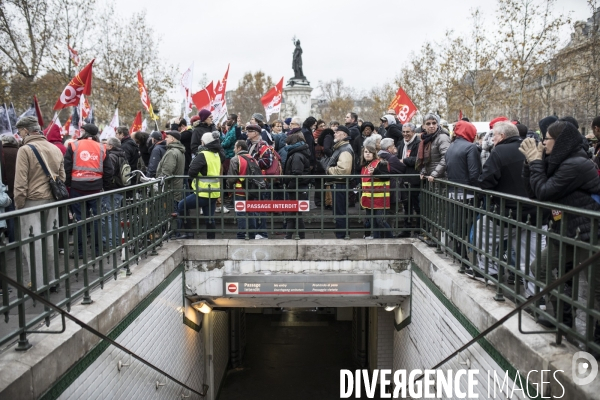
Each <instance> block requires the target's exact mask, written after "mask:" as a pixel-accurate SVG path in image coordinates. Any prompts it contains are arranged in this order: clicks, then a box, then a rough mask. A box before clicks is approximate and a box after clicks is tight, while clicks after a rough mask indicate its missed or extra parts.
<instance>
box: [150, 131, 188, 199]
mask: <svg viewBox="0 0 600 400" xmlns="http://www.w3.org/2000/svg"><path fill="white" fill-rule="evenodd" d="M165 142H166V143H167V151H166V153H165V155H164V156H163V157H162V158H161V160H160V162H159V163H158V167H157V169H156V177H157V178H162V177H165V178H166V177H169V176H181V175H183V173H184V170H185V146H184V145H183V144H182V143H181V133H179V132H178V131H175V130H172V131H168V132H167V138H166V139H165ZM170 188H171V189H172V190H174V192H175V193H174V194H173V200H174V201H175V203H176V204H175V207H174V209H175V210H176V209H177V205H178V203H179V202H180V201H181V200H182V199H183V188H184V187H183V178H175V179H173V180H172V181H171V185H170Z"/></svg>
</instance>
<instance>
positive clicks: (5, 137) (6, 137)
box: [0, 135, 19, 146]
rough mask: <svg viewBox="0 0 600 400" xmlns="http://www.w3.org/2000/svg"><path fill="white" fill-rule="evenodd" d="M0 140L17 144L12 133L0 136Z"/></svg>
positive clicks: (4, 142) (3, 142)
mask: <svg viewBox="0 0 600 400" xmlns="http://www.w3.org/2000/svg"><path fill="white" fill-rule="evenodd" d="M0 140H2V144H13V145H15V146H18V145H19V143H18V142H17V139H16V138H15V137H14V136H13V135H2V136H0Z"/></svg>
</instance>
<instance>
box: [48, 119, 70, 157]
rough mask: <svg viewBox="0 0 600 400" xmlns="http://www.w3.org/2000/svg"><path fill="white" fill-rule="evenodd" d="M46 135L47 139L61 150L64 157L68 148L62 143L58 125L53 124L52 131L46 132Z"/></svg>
mask: <svg viewBox="0 0 600 400" xmlns="http://www.w3.org/2000/svg"><path fill="white" fill-rule="evenodd" d="M44 133H45V134H46V139H48V141H49V142H50V143H52V144H53V145H55V146H56V147H58V149H59V150H60V152H61V153H62V155H63V156H64V155H65V153H66V152H67V148H66V147H65V145H64V144H63V143H62V137H61V136H60V128H59V127H58V125H56V124H52V126H51V127H50V130H47V132H44Z"/></svg>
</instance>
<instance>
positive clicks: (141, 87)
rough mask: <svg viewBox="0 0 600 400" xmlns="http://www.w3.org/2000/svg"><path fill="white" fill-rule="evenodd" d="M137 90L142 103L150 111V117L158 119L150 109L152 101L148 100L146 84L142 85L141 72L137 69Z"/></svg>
mask: <svg viewBox="0 0 600 400" xmlns="http://www.w3.org/2000/svg"><path fill="white" fill-rule="evenodd" d="M137 78H138V90H139V91H140V99H141V100H142V105H143V106H144V108H145V109H146V111H148V112H149V113H150V118H152V119H154V120H156V119H158V118H157V117H156V115H154V110H152V103H151V102H150V96H149V95H148V90H146V85H144V79H143V78H142V73H141V72H140V71H138V73H137Z"/></svg>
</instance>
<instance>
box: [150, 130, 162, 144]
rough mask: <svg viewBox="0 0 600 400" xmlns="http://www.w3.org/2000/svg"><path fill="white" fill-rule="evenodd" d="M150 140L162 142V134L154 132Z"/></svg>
mask: <svg viewBox="0 0 600 400" xmlns="http://www.w3.org/2000/svg"><path fill="white" fill-rule="evenodd" d="M150 138H152V139H154V140H158V141H159V142H160V141H161V140H162V134H161V133H160V132H159V131H153V132H152V133H151V134H150Z"/></svg>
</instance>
